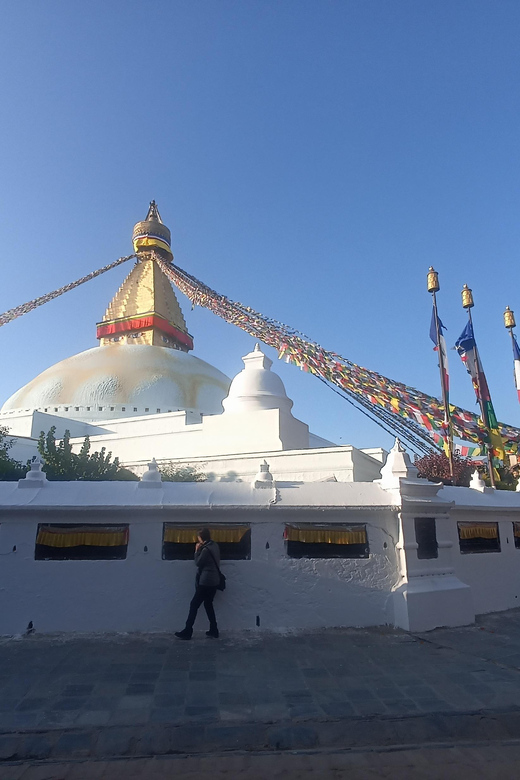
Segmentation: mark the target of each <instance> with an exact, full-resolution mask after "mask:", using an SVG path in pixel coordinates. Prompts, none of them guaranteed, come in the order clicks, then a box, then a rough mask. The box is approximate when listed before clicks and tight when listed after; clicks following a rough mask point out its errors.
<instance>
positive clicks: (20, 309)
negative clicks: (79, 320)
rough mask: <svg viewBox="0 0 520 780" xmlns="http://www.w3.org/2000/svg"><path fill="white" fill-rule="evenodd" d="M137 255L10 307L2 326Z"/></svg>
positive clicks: (124, 258)
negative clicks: (12, 307)
mask: <svg viewBox="0 0 520 780" xmlns="http://www.w3.org/2000/svg"><path fill="white" fill-rule="evenodd" d="M135 256H136V255H127V256H126V257H120V258H119V260H116V261H115V262H113V263H109V264H108V265H105V266H103V268H98V270H97V271H92V273H90V274H87V275H86V276H82V277H81V279H76V281H75V282H71V283H70V284H66V285H65V286H64V287H59V288H58V289H57V290H54V291H53V292H50V293H46V295H41V296H40V297H39V298H34V299H33V300H32V301H27V303H22V304H20V306H15V307H14V309H9V310H8V311H6V312H4V313H3V314H0V327H1V326H2V325H7V323H8V322H11V320H15V319H16V318H17V317H21V316H22V314H28V312H30V311H32V310H33V309H37V308H38V306H42V305H43V304H44V303H48V302H49V301H52V300H53V299H54V298H58V297H59V296H60V295H63V293H66V292H69V290H73V289H74V288H75V287H79V285H80V284H84V283H85V282H90V280H91V279H95V278H96V276H100V275H101V274H104V273H105V271H110V270H111V269H112V268H115V267H116V266H118V265H121V263H126V261H127V260H130V259H131V258H132V257H135Z"/></svg>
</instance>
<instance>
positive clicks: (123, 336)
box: [97, 201, 193, 352]
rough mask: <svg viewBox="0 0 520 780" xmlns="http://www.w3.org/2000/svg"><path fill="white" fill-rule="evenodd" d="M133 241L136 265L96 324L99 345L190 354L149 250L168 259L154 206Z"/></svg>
mask: <svg viewBox="0 0 520 780" xmlns="http://www.w3.org/2000/svg"><path fill="white" fill-rule="evenodd" d="M133 240H134V246H135V247H136V252H137V254H138V260H137V263H136V264H135V266H134V268H133V269H132V271H130V273H129V274H128V276H127V277H126V279H125V281H124V282H123V284H122V285H121V287H120V288H119V290H118V291H117V293H116V294H115V296H114V297H113V299H112V301H111V302H110V304H109V306H108V308H107V310H106V312H105V315H104V317H103V320H102V322H99V323H98V327H97V337H98V339H99V340H100V345H101V346H106V345H109V344H110V345H112V344H151V345H153V346H156V347H169V348H171V349H180V350H182V351H183V352H187V351H188V350H190V349H193V339H192V337H191V336H190V334H189V333H188V331H187V328H186V321H185V319H184V317H183V314H182V310H181V307H180V305H179V302H178V300H177V298H176V296H175V293H174V291H173V289H172V286H171V284H170V282H169V280H168V279H167V278H166V277H165V275H164V274H163V273H162V271H161V269H160V268H159V266H158V265H157V263H155V262H154V260H153V259H152V255H151V254H150V249H153V251H154V252H158V254H160V255H161V256H162V257H164V256H165V255H166V254H167V255H168V259H169V260H171V259H173V255H172V253H171V249H170V231H169V230H168V228H167V227H166V225H164V224H163V222H162V220H161V216H160V214H159V210H158V208H157V205H156V203H155V201H152V202H151V203H150V208H149V209H148V214H147V216H146V220H144V222H138V223H137V225H136V226H135V227H134V233H133ZM138 242H142V243H139V244H138ZM136 244H138V245H137V246H136Z"/></svg>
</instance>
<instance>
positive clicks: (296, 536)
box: [285, 525, 367, 544]
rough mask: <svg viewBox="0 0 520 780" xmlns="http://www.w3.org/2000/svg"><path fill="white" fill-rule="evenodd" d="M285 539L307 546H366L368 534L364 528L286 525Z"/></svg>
mask: <svg viewBox="0 0 520 780" xmlns="http://www.w3.org/2000/svg"><path fill="white" fill-rule="evenodd" d="M285 538H286V539H287V541H289V542H306V543H307V544H366V543H367V532H366V528H365V527H364V526H360V527H350V528H345V527H343V528H337V527H335V528H316V527H314V528H312V527H302V526H300V527H298V526H294V525H286V526H285Z"/></svg>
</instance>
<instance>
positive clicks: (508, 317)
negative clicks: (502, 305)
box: [504, 306, 516, 328]
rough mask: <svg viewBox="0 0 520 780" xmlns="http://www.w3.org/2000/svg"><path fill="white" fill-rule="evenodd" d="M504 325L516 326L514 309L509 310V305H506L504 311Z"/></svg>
mask: <svg viewBox="0 0 520 780" xmlns="http://www.w3.org/2000/svg"><path fill="white" fill-rule="evenodd" d="M504 325H505V326H506V328H515V327H516V322H515V313H514V311H511V309H510V308H509V306H506V310H505V312H504Z"/></svg>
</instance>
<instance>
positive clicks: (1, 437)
mask: <svg viewBox="0 0 520 780" xmlns="http://www.w3.org/2000/svg"><path fill="white" fill-rule="evenodd" d="M8 434H9V429H8V428H5V427H4V426H2V425H0V480H1V481H5V482H7V481H12V480H16V479H22V478H23V477H25V473H26V471H27V469H25V468H24V467H23V466H22V464H21V463H18V461H17V460H14V458H11V457H9V450H10V449H11V447H12V446H13V444H14V440H13V439H11V438H10V437H9V436H8Z"/></svg>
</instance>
